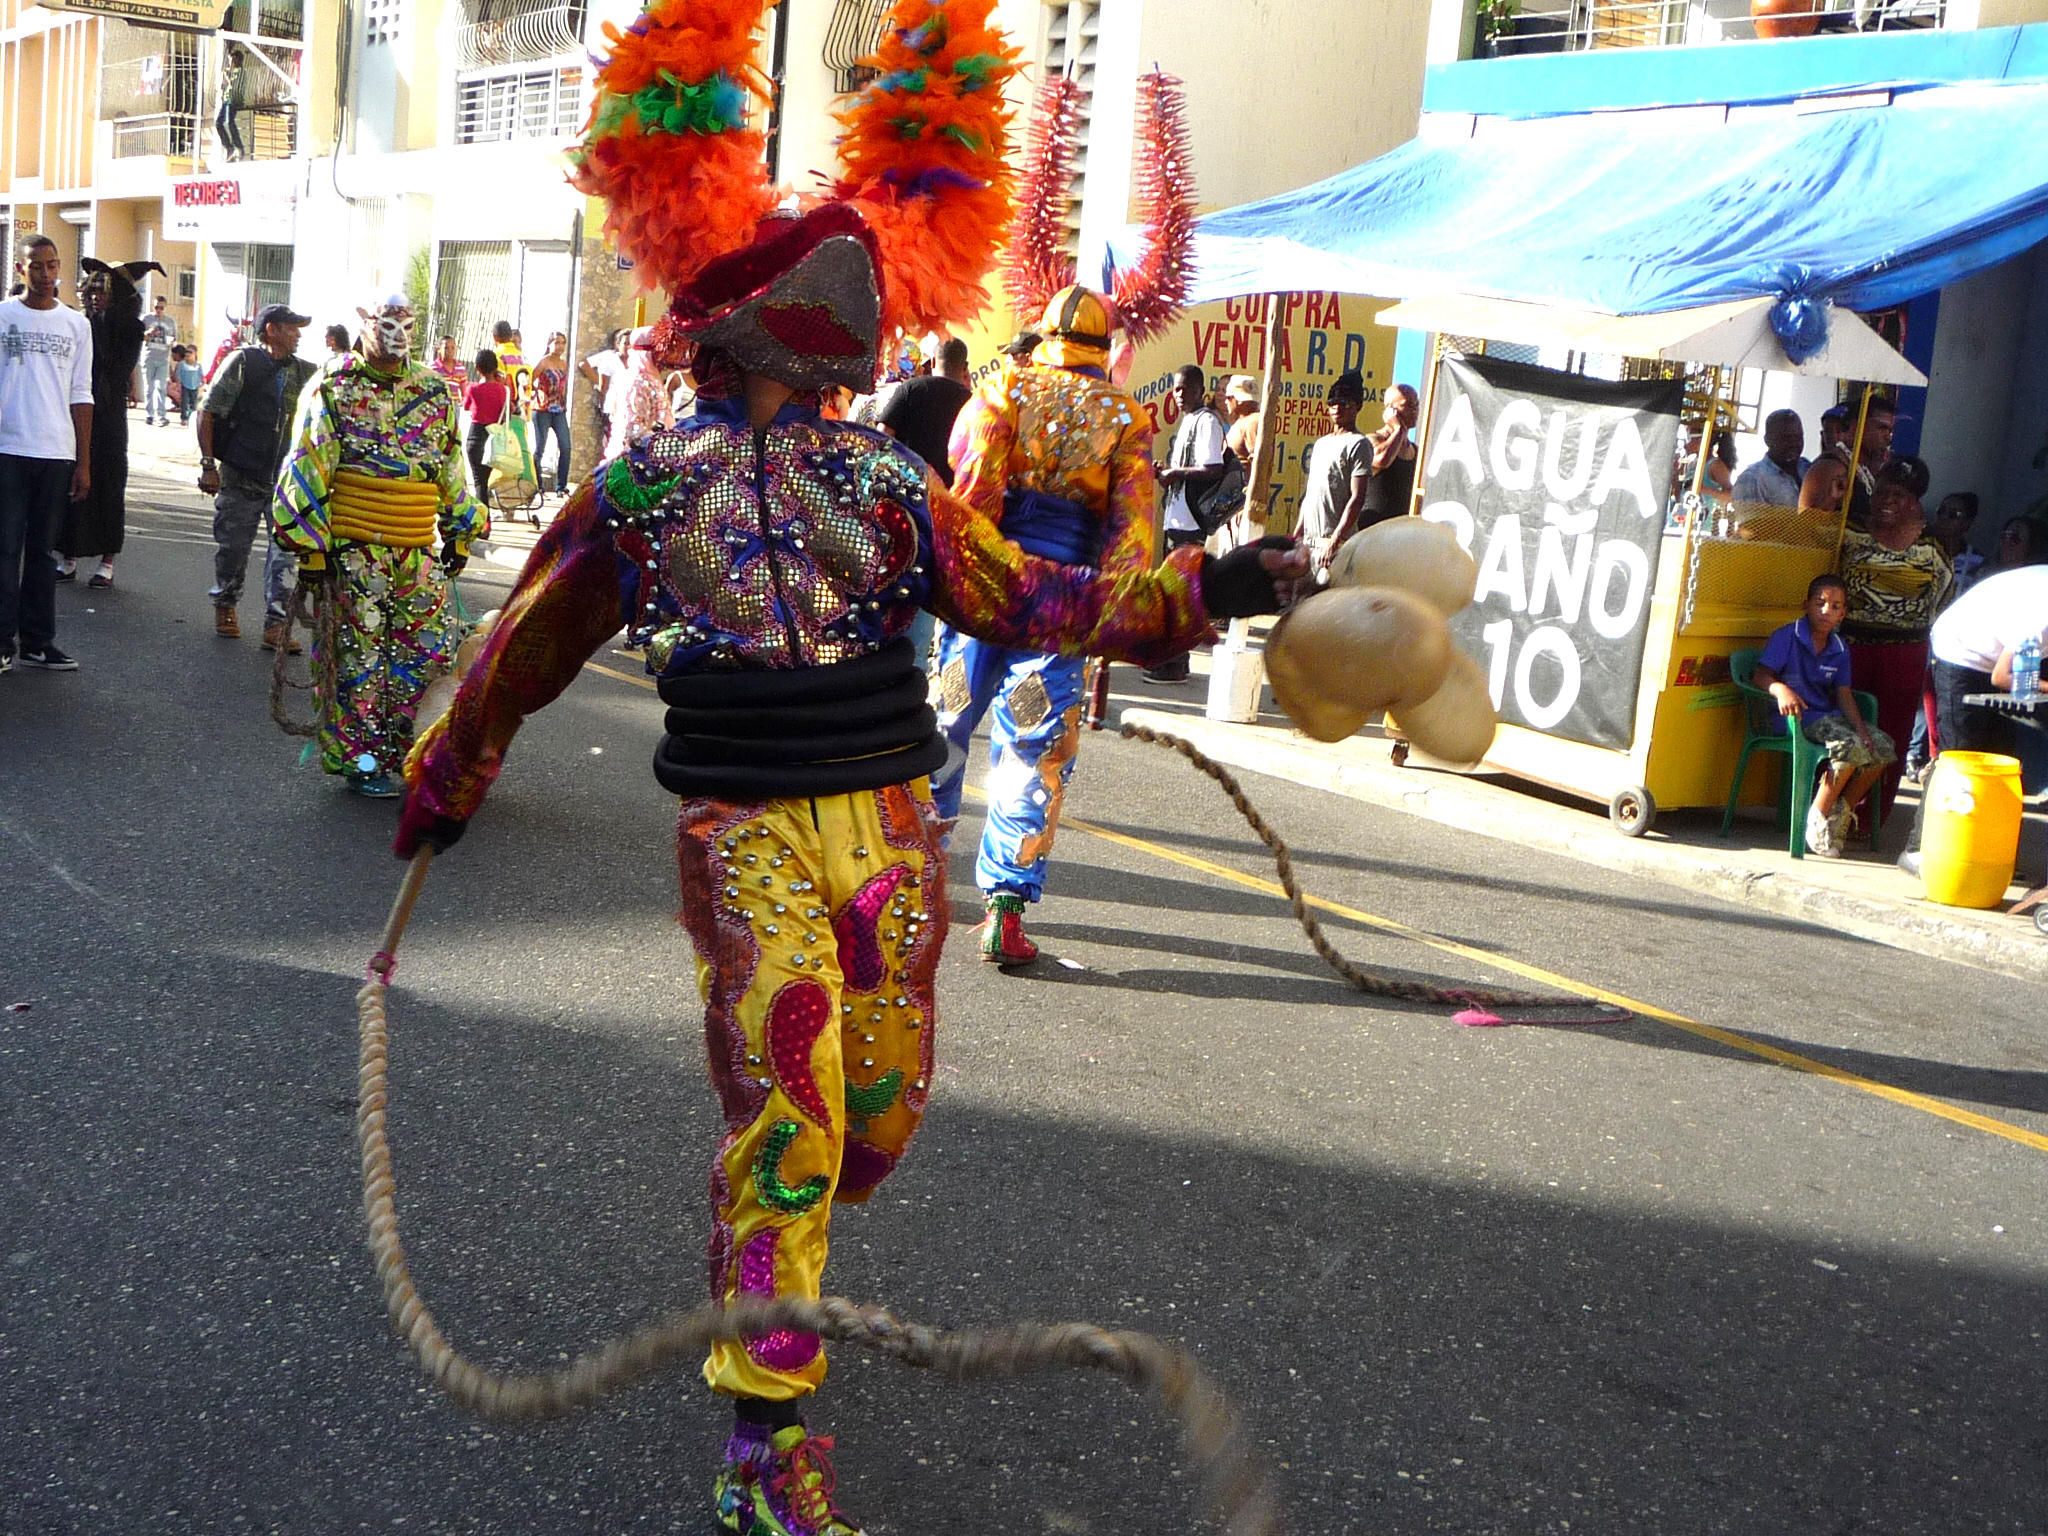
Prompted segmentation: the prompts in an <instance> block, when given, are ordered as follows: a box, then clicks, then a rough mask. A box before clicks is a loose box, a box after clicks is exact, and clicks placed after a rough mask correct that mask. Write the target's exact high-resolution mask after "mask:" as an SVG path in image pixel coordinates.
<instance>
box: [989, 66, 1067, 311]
mask: <svg viewBox="0 0 2048 1536" xmlns="http://www.w3.org/2000/svg"><path fill="white" fill-rule="evenodd" d="M1080 126H1081V87H1080V86H1078V85H1076V84H1075V83H1074V82H1073V80H1071V79H1070V78H1068V77H1067V76H1065V75H1054V76H1052V77H1051V78H1050V79H1048V80H1047V81H1046V82H1045V83H1044V84H1043V85H1041V86H1040V87H1039V88H1038V100H1037V101H1036V102H1034V103H1033V104H1032V108H1031V130H1030V133H1029V135H1028V136H1027V138H1026V140H1025V148H1024V169H1023V173H1022V174H1021V175H1020V176H1019V177H1018V182H1017V214H1016V218H1015V220H1014V222H1013V223H1012V224H1011V225H1010V246H1009V249H1008V250H1007V251H1006V252H1005V253H1004V255H1003V287H1004V288H1005V289H1006V290H1007V291H1008V293H1009V296H1010V303H1011V305H1012V306H1013V307H1014V308H1015V309H1016V311H1017V312H1018V313H1019V314H1021V315H1023V316H1025V317H1026V318H1027V319H1033V320H1035V319H1037V318H1038V315H1039V312H1040V311H1041V310H1043V309H1044V308H1045V304H1046V300H1048V299H1050V298H1051V297H1052V296H1053V295H1054V294H1055V293H1058V292H1059V291H1060V289H1062V288H1064V287H1066V286H1067V284H1069V283H1071V282H1072V281H1073V280H1074V259H1073V257H1071V256H1069V255H1068V254H1067V251H1066V242H1067V206H1068V204H1069V203H1070V202H1071V201H1072V196H1073V192H1072V182H1073V175H1074V139H1075V137H1076V135H1077V134H1078V132H1079V130H1080Z"/></svg>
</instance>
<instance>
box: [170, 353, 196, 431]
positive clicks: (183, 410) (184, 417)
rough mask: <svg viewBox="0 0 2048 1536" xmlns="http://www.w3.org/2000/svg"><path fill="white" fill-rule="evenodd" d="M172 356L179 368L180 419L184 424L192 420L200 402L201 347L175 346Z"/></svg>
mask: <svg viewBox="0 0 2048 1536" xmlns="http://www.w3.org/2000/svg"><path fill="white" fill-rule="evenodd" d="M171 358H172V360H173V362H174V363H175V365H176V367H177V370H178V421H179V423H180V424H181V425H182V424H184V423H186V422H189V421H191V419H192V412H193V411H194V409H196V408H197V407H198V404H199V386H200V378H199V349H198V348H197V347H173V348H171Z"/></svg>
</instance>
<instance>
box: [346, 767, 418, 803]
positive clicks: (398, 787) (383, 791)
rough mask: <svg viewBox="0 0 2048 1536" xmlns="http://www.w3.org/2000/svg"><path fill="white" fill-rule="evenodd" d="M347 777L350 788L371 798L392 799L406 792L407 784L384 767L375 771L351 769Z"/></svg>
mask: <svg viewBox="0 0 2048 1536" xmlns="http://www.w3.org/2000/svg"><path fill="white" fill-rule="evenodd" d="M345 777H346V778H347V780H348V787H349V788H350V789H352V790H354V791H355V792H356V793H357V794H359V795H362V796H365V797H366V798H368V799H371V800H391V799H395V798H396V797H398V796H399V795H402V794H404V793H405V786H404V785H402V784H400V783H399V782H398V780H396V779H394V778H392V777H391V775H390V774H388V773H385V772H384V771H383V770H382V769H379V770H378V771H376V772H375V773H364V772H362V771H360V770H351V771H350V772H349V773H348V774H347V775H345Z"/></svg>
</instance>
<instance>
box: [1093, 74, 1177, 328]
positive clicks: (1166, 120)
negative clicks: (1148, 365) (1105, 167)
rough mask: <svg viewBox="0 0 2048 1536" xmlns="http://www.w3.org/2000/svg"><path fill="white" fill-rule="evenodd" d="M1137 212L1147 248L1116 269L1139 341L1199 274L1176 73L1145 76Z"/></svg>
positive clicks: (1124, 309)
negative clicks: (1123, 267)
mask: <svg viewBox="0 0 2048 1536" xmlns="http://www.w3.org/2000/svg"><path fill="white" fill-rule="evenodd" d="M1136 149H1137V161H1138V215H1139V217H1140V218H1141V219H1143V220H1144V223H1145V254H1144V256H1143V257H1141V258H1140V259H1139V262H1138V264H1137V265H1136V266H1135V267H1132V268H1130V269H1129V270H1128V271H1121V272H1118V273H1117V274H1116V290H1115V293H1114V294H1113V295H1112V297H1114V298H1115V300H1116V309H1117V318H1118V320H1119V321H1120V322H1121V323H1122V325H1123V328H1124V333H1125V334H1126V335H1128V336H1129V337H1130V338H1131V340H1132V341H1133V342H1134V343H1142V342H1146V341H1150V340H1151V339H1152V338H1153V337H1155V336H1157V335H1160V334H1161V333H1162V332H1164V331H1165V329H1166V328H1167V327H1168V326H1169V325H1171V324H1173V322H1174V319H1175V317H1176V316H1178V315H1179V314H1180V312H1181V311H1182V310H1183V309H1185V308H1186V307H1187V302H1188V291H1189V289H1191V288H1192V287H1193V286H1194V275H1195V260H1194V258H1195V172H1194V166H1193V163H1192V162H1191V161H1190V159H1189V157H1188V124H1187V100H1186V98H1185V97H1184V96H1183V95H1182V94H1181V83H1180V81H1179V80H1177V79H1175V78H1174V77H1173V76H1172V75H1169V74H1165V73H1163V72H1162V71H1160V70H1157V69H1155V70H1153V71H1152V73H1151V74H1149V75H1140V76H1139V77H1138V142H1137V145H1136Z"/></svg>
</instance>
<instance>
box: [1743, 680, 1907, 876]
mask: <svg viewBox="0 0 2048 1536" xmlns="http://www.w3.org/2000/svg"><path fill="white" fill-rule="evenodd" d="M1762 655H1763V648H1762V647H1761V646H1752V647H1750V648H1749V649H1747V650H1741V651H1737V652H1735V653H1734V654H1733V655H1732V656H1730V657H1729V658H1728V671H1729V675H1730V676H1732V677H1733V678H1734V679H1735V686H1736V687H1737V688H1739V689H1741V690H1742V704H1743V708H1744V710H1745V711H1746V712H1747V715H1748V727H1747V728H1748V732H1749V734H1748V736H1747V737H1746V738H1745V739H1744V741H1743V743H1742V756H1740V757H1738V758H1737V759H1736V760H1735V782H1734V784H1732V785H1731V786H1730V787H1729V790H1728V808H1727V809H1726V810H1725V811H1723V812H1722V813H1721V835H1722V836H1723V837H1726V836H1727V835H1728V829H1729V828H1730V827H1732V826H1734V825H1735V802H1736V801H1737V800H1739V799H1741V798H1742V776H1743V775H1744V774H1745V773H1747V772H1748V771H1749V759H1750V754H1751V753H1753V752H1780V753H1783V754H1784V755H1785V756H1787V757H1789V758H1791V759H1792V761H1791V763H1790V764H1788V765H1787V767H1786V770H1785V775H1784V779H1783V782H1782V784H1781V785H1780V787H1779V790H1778V822H1779V825H1780V826H1789V827H1790V829H1791V830H1790V832H1789V834H1788V836H1787V838H1786V843H1787V846H1788V849H1789V851H1790V852H1791V855H1792V857H1793V858H1795V859H1803V858H1805V857H1806V813H1807V811H1808V810H1809V809H1810V808H1811V807H1812V805H1813V785H1814V779H1815V777H1816V775H1817V774H1818V773H1819V771H1820V767H1821V764H1823V763H1825V762H1826V761H1827V757H1828V754H1827V751H1826V749H1825V748H1822V747H1819V746H1816V745H1814V743H1812V742H1810V741H1808V740H1807V739H1806V737H1805V736H1804V735H1803V734H1802V733H1801V731H1800V729H1799V722H1798V721H1797V720H1794V719H1793V718H1792V717H1791V716H1789V715H1781V714H1779V713H1778V702H1777V700H1775V699H1773V698H1772V697H1771V696H1770V694H1768V693H1766V692H1765V691H1764V690H1763V689H1761V688H1759V687H1757V686H1756V684H1755V683H1754V682H1753V681H1751V679H1752V678H1754V677H1755V675H1756V664H1757V658H1758V657H1760V656H1762ZM1854 692H1855V697H1856V707H1857V708H1858V709H1859V710H1861V711H1862V712H1863V718H1864V721H1865V722H1866V723H1868V724H1870V725H1875V724H1876V723H1877V695H1876V694H1872V693H1865V692H1863V690H1862V689H1860V688H1859V689H1856V690H1854ZM1863 805H1864V809H1865V813H1866V814H1867V815H1868V816H1869V817H1870V835H1871V838H1872V840H1873V841H1874V840H1875V839H1876V837H1877V833H1878V828H1879V825H1880V817H1881V815H1882V812H1881V811H1880V809H1879V806H1878V803H1877V794H1876V792H1875V791H1873V792H1872V793H1871V794H1869V795H1868V796H1866V797H1865V799H1864V801H1863Z"/></svg>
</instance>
